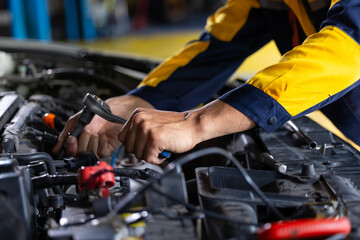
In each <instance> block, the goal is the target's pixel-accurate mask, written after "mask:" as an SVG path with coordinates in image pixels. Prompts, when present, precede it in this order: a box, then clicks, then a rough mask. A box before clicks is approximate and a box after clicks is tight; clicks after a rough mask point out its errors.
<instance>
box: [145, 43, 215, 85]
mask: <svg viewBox="0 0 360 240" xmlns="http://www.w3.org/2000/svg"><path fill="white" fill-rule="evenodd" d="M209 44H210V43H209V42H204V41H198V42H193V43H190V44H188V45H186V46H185V47H184V48H183V49H182V50H180V51H179V52H178V53H177V54H175V55H173V56H171V57H170V58H168V59H166V60H165V61H164V62H163V63H161V64H160V65H159V66H157V67H156V68H155V69H154V70H153V71H152V72H151V73H149V74H148V75H147V77H146V78H145V79H144V80H143V81H142V82H141V83H140V84H139V86H138V87H142V86H145V85H146V86H151V87H156V86H157V85H158V84H159V83H160V82H162V81H164V80H166V79H167V78H169V77H170V75H171V74H173V73H174V72H175V71H176V69H178V68H179V67H183V66H185V65H187V64H188V63H189V62H190V61H191V60H193V59H194V58H195V57H196V56H197V55H199V54H200V53H202V52H204V51H205V50H206V49H207V48H208V47H209Z"/></svg>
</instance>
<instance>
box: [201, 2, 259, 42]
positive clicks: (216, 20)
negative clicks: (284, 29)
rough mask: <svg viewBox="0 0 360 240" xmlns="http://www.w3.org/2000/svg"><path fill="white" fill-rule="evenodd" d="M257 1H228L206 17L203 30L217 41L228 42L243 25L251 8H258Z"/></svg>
mask: <svg viewBox="0 0 360 240" xmlns="http://www.w3.org/2000/svg"><path fill="white" fill-rule="evenodd" d="M259 7H260V4H259V2H258V1H257V0H241V1H240V0H229V1H228V2H227V4H226V5H225V6H224V7H222V8H220V9H219V10H217V11H216V12H215V13H214V14H213V15H211V16H210V17H208V19H207V22H206V26H205V29H206V30H207V31H208V32H210V33H211V34H212V35H213V36H215V37H216V38H217V39H219V40H221V41H224V42H229V41H231V40H232V39H233V38H234V36H235V35H236V33H237V32H238V31H239V30H240V29H241V28H242V27H243V26H244V25H245V23H246V21H247V18H248V16H249V13H250V10H251V9H252V8H259Z"/></svg>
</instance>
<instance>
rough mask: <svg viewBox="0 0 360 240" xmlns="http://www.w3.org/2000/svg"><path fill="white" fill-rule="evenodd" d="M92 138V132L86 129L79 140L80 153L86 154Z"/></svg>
mask: <svg viewBox="0 0 360 240" xmlns="http://www.w3.org/2000/svg"><path fill="white" fill-rule="evenodd" d="M90 138H91V132H90V131H89V130H87V129H84V131H83V132H82V133H81V134H80V136H79V140H78V147H79V148H78V152H79V153H80V152H85V151H86V150H87V147H88V145H89V141H90Z"/></svg>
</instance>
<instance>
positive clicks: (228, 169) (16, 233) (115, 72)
mask: <svg viewBox="0 0 360 240" xmlns="http://www.w3.org/2000/svg"><path fill="white" fill-rule="evenodd" d="M0 51H2V52H1V53H0V55H1V56H0V58H1V59H2V61H3V67H1V68H0V75H1V77H0V129H1V132H0V134H1V138H0V143H1V144H0V148H1V155H0V203H1V206H2V207H1V208H0V220H1V221H0V233H1V238H2V239H35V240H36V239H51V240H85V239H86V240H88V239H170V238H171V239H306V238H307V239H308V238H311V239H359V238H360V207H359V206H360V192H359V190H358V186H359V185H360V154H359V152H358V151H357V150H356V149H354V148H353V147H351V146H350V145H349V144H348V143H346V142H344V141H343V140H341V139H340V138H338V137H337V136H335V135H333V134H332V133H331V132H329V131H327V130H325V129H324V128H322V127H320V126H319V125H318V124H316V123H315V122H313V121H312V120H310V119H309V118H307V117H302V118H299V119H296V120H293V121H290V122H287V123H286V124H284V126H283V127H281V128H280V129H278V130H277V131H275V132H272V133H265V132H264V131H262V130H261V129H253V130H250V131H246V132H242V133H237V134H232V135H227V136H223V137H219V138H215V139H211V140H209V141H206V142H203V143H201V144H199V145H198V146H196V147H195V148H194V149H193V150H191V151H190V152H187V153H184V154H172V156H171V157H170V158H168V159H167V160H166V161H164V163H163V164H161V165H159V166H157V165H152V164H149V163H146V162H144V161H142V160H139V159H136V158H135V157H134V156H133V155H131V154H128V153H127V152H126V151H125V150H124V149H123V148H122V147H120V148H119V149H117V150H116V152H115V153H114V155H113V156H111V157H106V158H101V159H99V158H98V157H97V156H96V155H95V154H93V153H91V152H84V153H81V154H80V155H79V156H76V157H68V156H64V155H63V154H60V155H54V154H53V153H52V148H53V147H54V145H55V144H56V142H57V138H58V136H59V134H60V132H61V131H62V129H63V127H64V126H65V123H66V121H67V119H68V118H69V117H70V116H72V115H73V114H75V113H76V112H78V111H79V110H81V109H83V107H84V99H85V97H86V96H88V95H87V94H88V93H90V94H91V95H92V96H97V97H99V99H106V98H109V97H112V96H117V95H121V94H125V93H126V92H128V91H129V90H130V89H133V88H135V87H136V86H137V84H138V83H139V82H140V81H141V79H142V78H143V77H144V76H145V75H146V74H147V73H148V72H149V71H151V69H153V68H154V67H155V66H156V65H157V64H159V63H158V62H157V61H154V60H150V59H142V58H136V57H130V56H125V55H109V54H104V53H97V52H92V51H89V50H84V49H81V48H77V47H72V46H64V45H57V44H44V43H37V42H30V41H28V42H14V41H10V40H6V39H5V40H1V41H0ZM237 84H241V82H240V81H236V82H234V83H231V84H229V85H227V86H225V88H224V89H225V90H228V89H231V88H233V87H235V86H236V85H237Z"/></svg>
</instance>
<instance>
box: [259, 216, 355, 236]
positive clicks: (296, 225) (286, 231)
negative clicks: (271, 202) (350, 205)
mask: <svg viewBox="0 0 360 240" xmlns="http://www.w3.org/2000/svg"><path fill="white" fill-rule="evenodd" d="M350 231H351V223H350V221H349V219H348V218H347V217H341V218H324V219H315V218H311V219H296V220H290V221H281V222H275V223H267V224H265V225H264V226H263V227H262V228H260V229H259V231H258V240H281V239H306V238H321V237H326V236H331V235H335V234H344V235H348V234H349V233H350Z"/></svg>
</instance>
